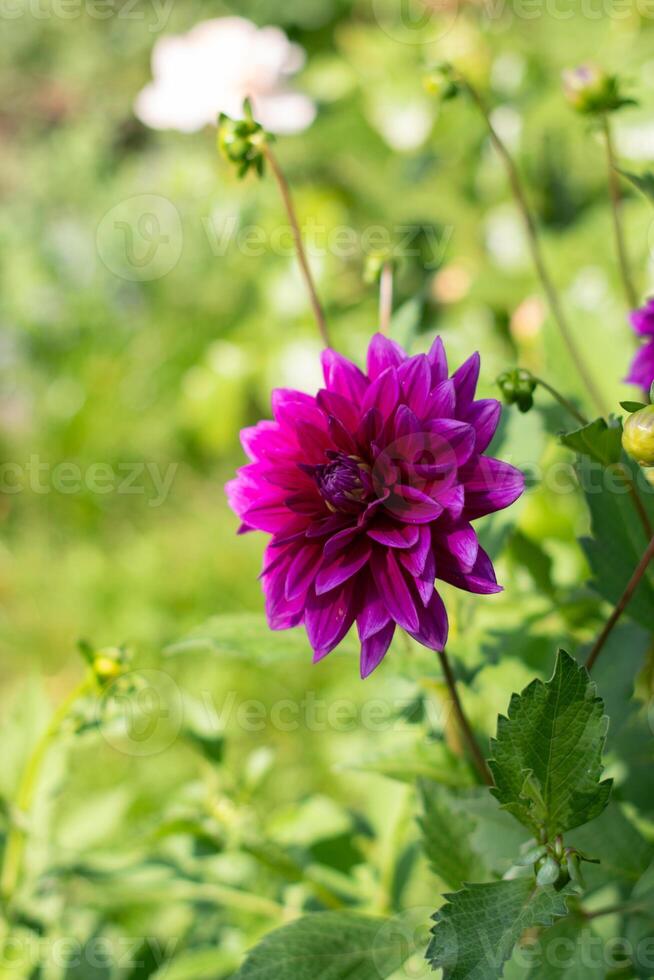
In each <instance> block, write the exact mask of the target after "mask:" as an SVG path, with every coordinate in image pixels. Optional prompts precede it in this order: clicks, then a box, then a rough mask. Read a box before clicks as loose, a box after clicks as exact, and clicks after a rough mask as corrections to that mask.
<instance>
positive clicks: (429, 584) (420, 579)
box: [414, 551, 436, 606]
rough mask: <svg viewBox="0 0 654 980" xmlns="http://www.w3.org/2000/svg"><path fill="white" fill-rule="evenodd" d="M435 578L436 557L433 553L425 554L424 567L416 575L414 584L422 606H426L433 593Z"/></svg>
mask: <svg viewBox="0 0 654 980" xmlns="http://www.w3.org/2000/svg"><path fill="white" fill-rule="evenodd" d="M435 578H436V556H435V555H434V552H433V551H428V552H427V557H426V559H425V565H424V568H423V570H422V571H421V572H420V574H419V575H416V577H415V579H414V582H415V586H416V589H417V590H418V595H419V596H420V598H421V599H422V604H423V606H426V605H427V604H428V603H429V600H430V599H431V594H432V592H433V591H434V579H435Z"/></svg>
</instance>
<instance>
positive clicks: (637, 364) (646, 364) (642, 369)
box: [625, 298, 654, 392]
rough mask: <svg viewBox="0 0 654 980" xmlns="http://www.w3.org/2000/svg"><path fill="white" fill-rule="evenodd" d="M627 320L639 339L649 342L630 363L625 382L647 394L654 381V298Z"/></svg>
mask: <svg viewBox="0 0 654 980" xmlns="http://www.w3.org/2000/svg"><path fill="white" fill-rule="evenodd" d="M629 319H630V320H631V325H632V327H633V328H634V330H635V331H636V333H637V334H639V335H640V336H641V337H649V340H648V341H647V343H645V344H643V346H642V347H641V348H640V350H639V351H638V353H637V354H636V356H635V357H634V359H633V361H632V362H631V368H630V370H629V374H628V376H627V377H626V378H625V381H628V382H629V383H630V384H634V385H638V387H639V388H642V389H643V391H646V392H649V389H650V386H651V384H652V382H653V381H654V298H652V299H648V301H647V302H646V303H645V305H644V306H641V308H640V309H639V310H634V311H633V313H632V314H631V316H630V317H629Z"/></svg>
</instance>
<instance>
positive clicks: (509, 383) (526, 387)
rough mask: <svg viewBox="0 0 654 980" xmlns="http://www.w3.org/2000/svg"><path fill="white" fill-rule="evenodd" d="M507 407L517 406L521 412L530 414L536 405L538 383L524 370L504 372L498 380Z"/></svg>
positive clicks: (516, 369)
mask: <svg viewBox="0 0 654 980" xmlns="http://www.w3.org/2000/svg"><path fill="white" fill-rule="evenodd" d="M497 384H498V385H499V388H500V391H501V392H502V397H503V399H504V404H505V405H517V406H518V409H519V410H520V411H521V412H528V411H529V409H530V408H533V405H534V391H535V390H536V386H537V385H538V382H537V381H536V379H535V378H534V376H533V375H532V374H531V372H530V371H526V370H525V369H524V368H514V369H513V370H512V371H504V373H503V374H501V375H500V376H499V378H498V379H497Z"/></svg>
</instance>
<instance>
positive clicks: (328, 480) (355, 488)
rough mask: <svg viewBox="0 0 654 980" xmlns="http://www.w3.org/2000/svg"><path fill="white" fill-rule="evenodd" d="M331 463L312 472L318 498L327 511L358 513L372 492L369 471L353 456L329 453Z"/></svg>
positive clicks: (317, 467)
mask: <svg viewBox="0 0 654 980" xmlns="http://www.w3.org/2000/svg"><path fill="white" fill-rule="evenodd" d="M331 455H333V459H332V461H331V462H330V463H326V464H325V465H324V466H316V467H315V468H314V477H315V480H316V483H317V484H318V489H319V490H320V494H321V496H322V498H323V500H324V501H325V503H326V504H327V506H328V507H329V508H330V510H340V511H346V512H350V513H352V512H355V511H358V510H360V509H361V504H362V503H363V502H364V500H365V499H366V497H367V496H368V494H369V493H370V491H371V489H372V482H371V479H370V468H369V467H368V466H366V464H365V463H364V462H363V461H362V460H360V459H358V458H357V457H355V456H346V455H345V453H333V454H331Z"/></svg>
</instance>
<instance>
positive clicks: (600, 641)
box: [586, 537, 654, 670]
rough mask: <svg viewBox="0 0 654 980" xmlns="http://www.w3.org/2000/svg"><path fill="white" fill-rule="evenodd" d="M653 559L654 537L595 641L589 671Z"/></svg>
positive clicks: (587, 661) (587, 662) (587, 663)
mask: <svg viewBox="0 0 654 980" xmlns="http://www.w3.org/2000/svg"><path fill="white" fill-rule="evenodd" d="M653 558H654V537H652V540H651V541H650V543H649V544H648V546H647V548H646V549H645V553H644V554H643V557H642V558H641V559H640V561H639V563H638V567H637V568H636V571H635V572H634V574H633V575H632V577H631V580H630V582H629V584H628V585H627V588H626V589H625V590H624V592H623V593H622V595H621V597H620V599H619V600H618V602H617V604H616V606H615V609H614V610H613V612H612V613H611V615H610V617H609V620H608V622H607V624H606V626H605V627H604V629H603V630H602V632H601V633H600V635H599V636H598V638H597V640H596V641H595V645H594V646H593V649H592V650H591V651H590V653H589V655H588V659H587V660H586V667H587V669H588V670H592V669H593V667H594V665H595V663H596V662H597V658H598V657H599V655H600V653H601V652H602V650H603V649H604V645H605V643H606V641H607V640H608V638H609V636H610V635H611V633H612V631H613V628H614V627H615V625H616V623H617V622H618V620H619V619H620V618H621V616H622V614H623V613H624V611H625V609H626V608H627V606H628V605H629V603H630V602H631V600H632V599H633V597H634V594H635V592H636V589H637V588H638V586H639V585H640V583H641V580H642V578H643V576H644V575H645V572H646V571H647V569H648V567H649V563H650V562H651V561H652V559H653Z"/></svg>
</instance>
